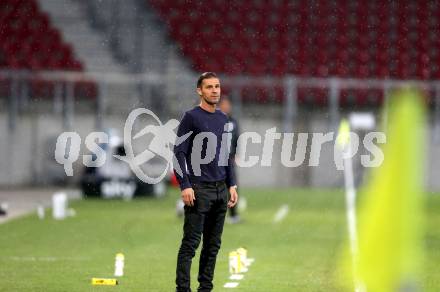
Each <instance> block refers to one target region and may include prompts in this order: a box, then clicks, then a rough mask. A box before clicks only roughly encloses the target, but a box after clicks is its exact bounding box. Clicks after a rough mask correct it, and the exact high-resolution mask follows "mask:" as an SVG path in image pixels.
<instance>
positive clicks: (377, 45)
mask: <svg viewBox="0 0 440 292" xmlns="http://www.w3.org/2000/svg"><path fill="white" fill-rule="evenodd" d="M149 2H150V3H151V4H152V6H153V7H155V9H156V10H157V11H158V12H159V14H160V15H161V16H162V17H163V18H164V19H165V20H166V22H167V23H168V25H169V30H170V33H171V35H172V36H173V37H175V35H176V31H180V30H182V29H183V30H185V29H186V28H185V27H186V25H188V26H189V27H191V28H195V27H211V26H212V27H215V30H211V31H206V32H203V33H202V35H203V37H204V41H203V44H204V45H206V46H207V47H206V48H204V52H205V53H206V52H212V53H214V54H215V57H216V59H217V62H215V64H213V63H211V62H208V63H206V62H205V61H204V60H202V59H201V58H200V57H199V55H200V51H197V50H193V49H191V48H192V47H195V46H197V42H199V41H200V39H198V38H197V37H194V36H193V35H192V34H191V33H188V32H187V33H182V32H180V34H178V35H179V37H175V38H176V40H177V41H178V42H181V43H182V44H181V47H182V48H184V53H185V55H186V56H187V57H188V58H189V59H191V60H192V62H193V64H195V68H197V69H203V70H206V68H207V67H208V68H213V69H217V70H219V71H220V72H224V73H229V74H249V75H257V76H264V75H276V76H282V75H284V74H296V75H299V76H304V77H331V76H338V77H352V78H353V77H354V78H378V79H384V78H398V79H422V80H427V79H438V78H440V68H439V67H440V58H439V57H438V55H440V49H439V48H440V41H439V39H438V37H436V36H437V34H438V30H439V29H440V24H439V22H438V21H430V18H432V19H437V18H440V13H439V12H438V11H436V9H434V8H433V7H435V6H433V5H429V3H430V2H429V1H419V2H414V3H415V4H414V5H416V6H417V9H415V10H414V9H411V6H410V5H407V3H406V2H392V1H378V0H373V1H367V2H365V1H360V0H356V1H346V0H337V1H336V2H335V3H334V4H332V3H331V2H328V1H318V2H317V3H316V4H313V5H310V3H308V2H307V1H298V2H292V1H240V2H232V4H231V5H232V6H231V7H229V6H228V8H231V9H227V8H226V6H227V5H223V4H213V5H214V6H215V7H216V9H214V10H213V11H218V13H213V14H209V13H207V6H206V5H199V4H197V3H196V2H193V1H183V0H181V1H177V2H176V1H173V0H149ZM214 2H215V3H217V2H216V1H214ZM218 3H221V1H219V2H218ZM189 12H191V13H189ZM189 14H190V15H191V17H188V16H187V15H189ZM207 14H209V15H210V16H209V17H201V15H207ZM182 18H183V19H184V20H185V21H182ZM175 19H178V21H175ZM390 19H393V21H390ZM182 23H185V26H182ZM219 23H220V25H219ZM214 31H215V32H214ZM182 34H183V35H184V37H182ZM210 40H214V41H210ZM219 42H220V43H219ZM412 51H414V52H412ZM238 52H239V53H238ZM414 56H417V58H415V57H414ZM219 59H223V60H226V61H218V60H219ZM218 64H221V65H218ZM263 92H264V90H263ZM312 92H313V90H301V91H300V96H301V99H304V100H305V99H309V97H307V96H312V97H311V98H310V99H311V100H313V102H316V103H317V104H325V102H326V100H325V99H321V98H319V96H321V94H320V93H318V91H317V92H316V93H313V94H312ZM247 96H258V94H256V95H255V94H247ZM316 96H317V98H315V97H316ZM351 96H352V97H353V98H352V97H351ZM251 99H252V100H256V99H257V100H262V102H266V100H268V99H270V98H263V97H258V98H251ZM380 100H381V94H378V93H377V92H375V91H374V90H366V91H362V90H360V91H353V90H349V91H346V92H341V103H345V104H350V103H351V101H353V102H354V104H358V105H360V106H368V105H374V104H378V103H380V102H381V101H380Z"/></svg>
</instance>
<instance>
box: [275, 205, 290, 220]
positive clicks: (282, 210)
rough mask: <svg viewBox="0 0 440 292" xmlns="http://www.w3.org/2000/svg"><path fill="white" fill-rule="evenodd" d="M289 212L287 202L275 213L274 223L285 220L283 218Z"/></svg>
mask: <svg viewBox="0 0 440 292" xmlns="http://www.w3.org/2000/svg"><path fill="white" fill-rule="evenodd" d="M288 213H289V206H288V205H287V204H284V205H282V206H281V207H280V208H279V209H278V211H277V212H276V213H275V216H274V218H273V222H274V223H279V222H281V221H283V219H284V218H285V217H286V216H287V214H288Z"/></svg>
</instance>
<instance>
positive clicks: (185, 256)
mask: <svg viewBox="0 0 440 292" xmlns="http://www.w3.org/2000/svg"><path fill="white" fill-rule="evenodd" d="M193 189H194V193H195V197H196V200H195V201H194V206H192V207H190V206H185V223H184V225H183V239H182V243H181V245H180V249H179V254H178V257H177V269H176V284H177V289H176V291H191V288H190V270H191V261H192V258H193V257H194V255H195V253H196V249H197V247H198V246H199V244H200V239H201V236H202V234H203V246H202V251H201V254H200V263H199V276H198V280H199V283H200V286H199V289H198V291H211V290H212V288H213V284H212V280H213V278H214V268H215V261H216V258H217V253H218V251H219V249H220V244H221V236H222V232H223V225H224V222H225V215H226V211H227V202H228V190H227V188H226V184H225V183H224V182H213V183H200V184H193Z"/></svg>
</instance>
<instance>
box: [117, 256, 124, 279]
mask: <svg viewBox="0 0 440 292" xmlns="http://www.w3.org/2000/svg"><path fill="white" fill-rule="evenodd" d="M123 275H124V255H123V254H122V253H118V254H116V260H115V277H122V276H123Z"/></svg>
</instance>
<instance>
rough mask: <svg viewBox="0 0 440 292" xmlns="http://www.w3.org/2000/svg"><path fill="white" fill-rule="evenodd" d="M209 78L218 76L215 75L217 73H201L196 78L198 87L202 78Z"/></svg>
mask: <svg viewBox="0 0 440 292" xmlns="http://www.w3.org/2000/svg"><path fill="white" fill-rule="evenodd" d="M209 78H218V77H217V74H215V73H214V72H205V73H202V74H201V75H200V76H199V79H197V87H198V88H200V87H201V86H202V82H203V80H205V79H209Z"/></svg>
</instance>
